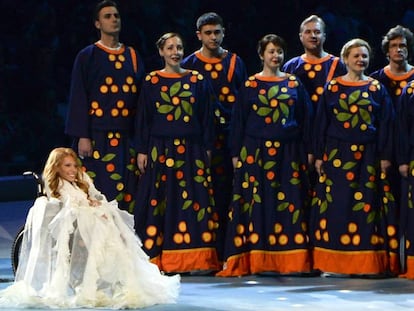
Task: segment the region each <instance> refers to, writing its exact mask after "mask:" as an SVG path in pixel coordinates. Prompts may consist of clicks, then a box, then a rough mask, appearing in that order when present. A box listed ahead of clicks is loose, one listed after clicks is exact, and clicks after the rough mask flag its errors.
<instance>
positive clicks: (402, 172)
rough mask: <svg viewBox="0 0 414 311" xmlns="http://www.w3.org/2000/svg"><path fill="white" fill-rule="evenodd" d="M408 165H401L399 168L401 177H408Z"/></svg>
mask: <svg viewBox="0 0 414 311" xmlns="http://www.w3.org/2000/svg"><path fill="white" fill-rule="evenodd" d="M408 168H409V167H408V164H401V165H400V166H399V167H398V170H399V171H400V175H401V176H402V177H408Z"/></svg>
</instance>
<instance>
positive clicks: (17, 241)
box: [10, 171, 45, 274]
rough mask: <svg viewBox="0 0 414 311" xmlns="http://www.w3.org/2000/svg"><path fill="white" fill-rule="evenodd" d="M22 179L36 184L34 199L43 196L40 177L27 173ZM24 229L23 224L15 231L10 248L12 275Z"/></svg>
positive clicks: (15, 266) (33, 173)
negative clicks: (27, 178) (30, 180)
mask: <svg viewBox="0 0 414 311" xmlns="http://www.w3.org/2000/svg"><path fill="white" fill-rule="evenodd" d="M23 176H24V177H29V176H30V177H32V178H33V179H34V182H35V183H36V198H34V199H37V198H39V197H41V196H44V195H45V194H44V187H43V183H42V179H41V177H40V176H39V175H38V174H36V173H35V172H32V171H27V172H24V173H23ZM24 227H25V223H23V225H22V226H21V227H20V229H19V230H18V231H17V235H16V236H15V238H14V240H13V243H12V247H11V254H10V258H11V265H12V269H13V273H14V274H16V270H17V266H18V264H19V256H20V250H21V246H22V242H23V235H24Z"/></svg>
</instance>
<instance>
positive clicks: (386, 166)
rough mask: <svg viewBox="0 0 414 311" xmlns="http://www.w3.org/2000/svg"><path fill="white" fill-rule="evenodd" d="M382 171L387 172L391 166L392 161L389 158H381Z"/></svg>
mask: <svg viewBox="0 0 414 311" xmlns="http://www.w3.org/2000/svg"><path fill="white" fill-rule="evenodd" d="M380 165H381V172H383V173H386V172H388V169H389V168H390V167H391V162H390V161H389V160H381V163H380Z"/></svg>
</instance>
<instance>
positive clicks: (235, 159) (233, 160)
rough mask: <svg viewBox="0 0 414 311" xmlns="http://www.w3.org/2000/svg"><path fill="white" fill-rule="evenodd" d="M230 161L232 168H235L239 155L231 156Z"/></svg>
mask: <svg viewBox="0 0 414 311" xmlns="http://www.w3.org/2000/svg"><path fill="white" fill-rule="evenodd" d="M231 161H232V162H233V169H236V168H237V162H239V157H233V158H231Z"/></svg>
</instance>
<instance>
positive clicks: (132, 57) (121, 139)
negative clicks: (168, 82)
mask: <svg viewBox="0 0 414 311" xmlns="http://www.w3.org/2000/svg"><path fill="white" fill-rule="evenodd" d="M94 25H95V27H96V29H97V30H98V31H99V33H100V39H99V40H98V41H97V42H95V43H94V44H91V45H89V46H87V47H85V48H84V49H83V50H81V51H80V52H79V53H78V55H77V56H76V59H75V62H74V66H73V71H72V81H71V89H70V98H69V108H68V115H67V120H66V130H65V132H66V134H67V135H70V136H72V137H73V138H74V145H73V149H74V150H75V151H76V152H77V153H78V155H79V157H80V158H81V159H82V166H84V169H85V170H86V172H87V173H88V175H89V176H90V177H92V178H93V179H94V182H95V184H96V185H97V187H99V188H100V189H102V192H103V193H105V195H107V197H108V199H111V200H112V199H116V200H117V201H118V202H119V206H120V207H121V208H123V209H126V210H129V211H131V212H132V208H133V206H134V199H133V196H132V194H133V193H134V191H135V187H136V181H137V179H138V178H137V176H136V174H137V171H138V170H137V168H136V165H135V158H136V155H135V152H134V150H133V148H132V147H131V146H132V143H133V142H132V139H131V134H132V133H133V128H132V127H133V124H134V122H133V120H134V114H135V110H136V105H137V100H138V92H139V89H140V88H139V84H140V81H141V79H142V77H143V75H144V66H143V63H142V60H141V58H140V57H139V55H138V53H137V52H136V51H135V50H134V49H133V48H132V47H128V46H125V45H124V44H122V43H120V42H119V34H120V31H121V16H120V14H119V11H118V5H117V4H116V3H115V2H113V1H107V0H105V1H102V2H100V3H98V4H97V6H96V9H95V11H94Z"/></svg>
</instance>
